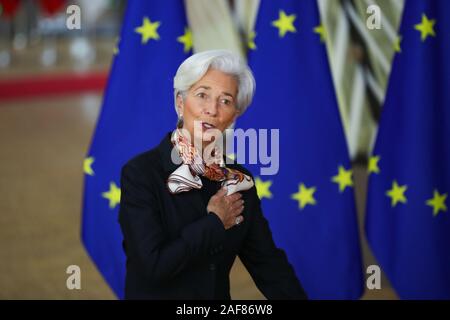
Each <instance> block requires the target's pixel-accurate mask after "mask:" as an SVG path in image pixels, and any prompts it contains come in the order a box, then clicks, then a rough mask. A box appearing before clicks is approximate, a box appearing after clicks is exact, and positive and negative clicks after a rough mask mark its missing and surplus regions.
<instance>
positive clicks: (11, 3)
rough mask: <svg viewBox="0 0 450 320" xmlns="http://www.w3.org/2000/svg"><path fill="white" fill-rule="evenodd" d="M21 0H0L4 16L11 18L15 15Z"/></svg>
mask: <svg viewBox="0 0 450 320" xmlns="http://www.w3.org/2000/svg"><path fill="white" fill-rule="evenodd" d="M19 5H20V0H0V6H1V7H2V9H3V10H2V16H4V17H6V18H8V19H10V18H12V17H14V15H15V14H16V12H17V9H18V8H19Z"/></svg>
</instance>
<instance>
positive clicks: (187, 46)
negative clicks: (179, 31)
mask: <svg viewBox="0 0 450 320" xmlns="http://www.w3.org/2000/svg"><path fill="white" fill-rule="evenodd" d="M177 41H178V42H180V43H182V44H183V45H184V53H187V52H189V51H190V50H191V49H192V45H193V40H192V32H191V30H189V28H184V34H183V35H182V36H179V37H178V38H177Z"/></svg>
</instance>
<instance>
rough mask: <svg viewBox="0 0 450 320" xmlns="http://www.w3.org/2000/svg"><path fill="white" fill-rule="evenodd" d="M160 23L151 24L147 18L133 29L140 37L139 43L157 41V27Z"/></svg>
mask: <svg viewBox="0 0 450 320" xmlns="http://www.w3.org/2000/svg"><path fill="white" fill-rule="evenodd" d="M160 24H161V23H160V22H159V21H156V22H151V21H150V19H149V18H147V17H144V19H143V20H142V25H141V26H139V27H137V28H135V29H134V31H135V32H136V33H139V34H140V35H141V43H142V44H146V43H147V42H148V40H150V39H154V40H159V34H158V27H159V25H160Z"/></svg>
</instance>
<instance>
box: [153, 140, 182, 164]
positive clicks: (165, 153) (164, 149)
mask: <svg viewBox="0 0 450 320" xmlns="http://www.w3.org/2000/svg"><path fill="white" fill-rule="evenodd" d="M171 137H172V132H168V133H167V134H166V135H165V136H164V138H163V139H162V140H161V142H160V143H159V145H158V147H157V149H158V152H159V154H160V156H161V160H162V165H163V168H164V171H166V172H170V173H172V172H173V171H174V170H175V169H177V168H178V167H179V166H180V165H181V164H182V161H181V158H180V156H179V155H178V152H173V158H174V160H175V163H174V161H172V150H173V148H174V146H173V144H172V141H171Z"/></svg>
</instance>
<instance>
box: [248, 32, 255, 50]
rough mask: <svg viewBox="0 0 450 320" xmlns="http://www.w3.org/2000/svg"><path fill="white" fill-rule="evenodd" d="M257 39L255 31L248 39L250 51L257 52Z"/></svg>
mask: <svg viewBox="0 0 450 320" xmlns="http://www.w3.org/2000/svg"><path fill="white" fill-rule="evenodd" d="M255 38H256V32H255V31H252V32H250V34H249V35H248V39H247V47H248V48H249V49H250V50H256V43H255Z"/></svg>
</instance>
